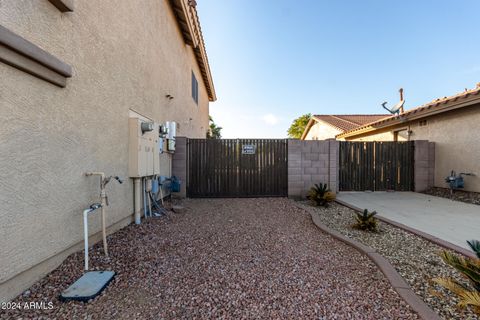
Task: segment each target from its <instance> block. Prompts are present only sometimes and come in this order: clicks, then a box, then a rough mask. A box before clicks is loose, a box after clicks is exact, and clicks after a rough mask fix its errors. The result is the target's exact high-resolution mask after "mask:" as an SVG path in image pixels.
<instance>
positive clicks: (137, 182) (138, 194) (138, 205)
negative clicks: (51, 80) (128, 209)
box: [133, 178, 142, 224]
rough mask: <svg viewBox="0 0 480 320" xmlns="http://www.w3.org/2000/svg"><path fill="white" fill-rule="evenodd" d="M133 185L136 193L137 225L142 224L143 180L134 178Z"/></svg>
mask: <svg viewBox="0 0 480 320" xmlns="http://www.w3.org/2000/svg"><path fill="white" fill-rule="evenodd" d="M133 185H134V189H135V190H134V193H135V204H134V207H135V214H134V215H135V224H140V219H141V216H140V212H141V211H140V210H141V208H142V206H141V201H142V200H141V199H142V197H141V194H142V179H141V178H134V179H133Z"/></svg>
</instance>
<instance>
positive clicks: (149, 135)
mask: <svg viewBox="0 0 480 320" xmlns="http://www.w3.org/2000/svg"><path fill="white" fill-rule="evenodd" d="M144 122H145V121H144V120H142V119H139V118H130V119H129V120H128V126H129V147H128V148H129V157H128V162H129V163H128V172H129V176H130V177H132V178H139V177H146V176H153V175H156V174H160V159H159V152H160V149H159V146H158V139H159V136H158V124H156V123H154V124H153V129H152V130H150V131H142V123H144ZM146 127H147V126H144V128H146Z"/></svg>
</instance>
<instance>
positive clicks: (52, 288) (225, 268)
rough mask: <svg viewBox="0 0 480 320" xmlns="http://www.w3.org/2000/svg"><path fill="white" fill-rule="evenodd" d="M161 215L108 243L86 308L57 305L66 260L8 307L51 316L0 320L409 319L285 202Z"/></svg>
mask: <svg viewBox="0 0 480 320" xmlns="http://www.w3.org/2000/svg"><path fill="white" fill-rule="evenodd" d="M183 205H184V206H186V208H187V210H186V212H184V213H181V214H172V215H171V218H170V219H166V218H151V219H149V220H148V221H147V222H145V223H143V224H142V225H140V226H136V225H130V226H128V227H126V228H124V229H122V230H120V231H118V232H116V233H115V234H113V235H112V236H110V237H109V239H108V241H109V251H110V255H111V258H110V260H108V261H107V260H106V259H104V258H102V255H101V246H99V245H97V246H95V247H94V248H93V249H92V250H91V255H90V256H91V265H92V266H93V267H95V268H96V269H106V270H108V269H111V270H114V271H116V272H117V276H116V278H115V279H114V280H113V282H112V283H111V284H110V285H109V287H108V288H107V289H106V290H105V291H104V292H103V293H102V294H101V295H100V296H98V297H97V298H95V299H94V300H92V301H90V302H89V303H82V302H67V303H63V302H60V301H58V299H57V296H58V295H59V293H60V292H61V291H62V290H63V289H64V288H66V287H67V286H68V285H69V284H70V283H72V282H73V281H74V280H75V279H76V278H77V277H78V276H80V275H81V272H82V271H81V269H82V263H83V256H82V255H83V253H82V252H78V253H76V254H73V255H71V256H70V257H69V258H68V259H67V260H66V261H64V263H63V264H62V265H61V266H60V267H59V268H57V269H56V270H54V271H53V272H52V273H50V274H49V275H48V276H47V277H45V278H44V279H42V280H41V281H39V282H38V283H37V284H35V285H34V286H33V287H31V288H30V289H29V290H28V291H26V292H25V293H24V294H23V295H21V296H19V297H18V298H17V299H15V300H14V301H15V302H29V301H45V302H49V301H52V302H53V304H54V308H53V309H51V310H42V311H38V310H35V311H34V310H30V311H26V310H22V311H19V310H15V311H1V312H3V313H1V314H0V318H1V319H12V318H13V319H15V318H24V319H30V318H43V319H173V318H175V319H178V318H188V319H193V318H197V319H211V318H226V319H249V318H264V319H305V318H315V319H418V316H417V315H416V314H415V313H414V312H413V311H412V310H411V308H410V307H409V306H408V305H406V303H405V302H404V301H403V300H402V299H401V298H400V297H399V296H398V294H397V293H396V292H395V291H394V290H393V289H392V288H391V286H390V284H389V283H388V281H387V280H386V278H385V277H384V276H383V274H382V273H381V272H380V271H379V270H378V269H377V268H376V267H375V265H374V264H373V263H372V262H371V261H370V260H369V259H368V258H366V257H365V256H363V255H361V254H360V253H358V252H357V251H356V250H354V249H353V248H351V247H349V246H347V245H345V244H343V243H342V242H339V241H337V240H335V239H333V238H332V237H330V236H328V235H326V234H324V233H322V232H320V231H319V230H318V228H316V227H315V226H314V224H313V223H312V221H311V218H310V215H309V214H308V213H307V212H305V211H304V210H302V209H299V208H297V207H296V206H294V205H293V203H291V202H290V200H288V199H282V198H275V199H214V200H213V199H201V200H187V201H185V202H184V203H183Z"/></svg>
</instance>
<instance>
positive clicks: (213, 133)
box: [207, 116, 222, 139]
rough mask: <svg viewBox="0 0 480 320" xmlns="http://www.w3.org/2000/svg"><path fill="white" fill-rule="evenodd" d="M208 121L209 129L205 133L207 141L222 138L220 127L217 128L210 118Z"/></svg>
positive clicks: (210, 117)
mask: <svg viewBox="0 0 480 320" xmlns="http://www.w3.org/2000/svg"><path fill="white" fill-rule="evenodd" d="M208 119H209V120H210V128H209V129H208V131H207V139H221V138H222V127H219V126H217V125H216V124H215V122H214V121H213V118H212V116H208Z"/></svg>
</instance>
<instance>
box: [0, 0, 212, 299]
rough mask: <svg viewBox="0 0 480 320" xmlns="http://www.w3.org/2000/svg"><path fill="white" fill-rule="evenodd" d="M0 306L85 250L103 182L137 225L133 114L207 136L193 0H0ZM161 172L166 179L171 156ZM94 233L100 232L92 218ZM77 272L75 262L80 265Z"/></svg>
mask: <svg viewBox="0 0 480 320" xmlns="http://www.w3.org/2000/svg"><path fill="white" fill-rule="evenodd" d="M0 2H1V5H0V21H1V26H0V74H1V77H0V118H1V120H2V125H1V126H0V163H1V166H0V180H1V181H0V220H1V221H2V223H1V226H0V243H1V246H0V301H5V300H8V299H11V298H12V297H14V296H15V295H17V294H19V293H21V292H22V290H24V289H26V288H28V287H29V286H30V285H31V284H33V283H34V282H35V281H37V280H38V279H39V278H40V277H42V276H43V275H45V274H46V273H48V272H49V271H51V270H52V269H54V268H55V267H56V266H58V265H59V264H60V263H61V262H62V261H63V259H64V258H65V257H67V256H68V255H69V254H71V253H72V252H75V251H77V250H80V249H82V243H83V229H82V228H83V224H82V210H83V209H85V208H86V207H88V206H89V205H90V204H91V203H93V202H98V201H99V200H98V197H99V180H98V178H95V177H85V175H84V173H85V172H87V171H104V172H106V173H107V174H109V175H110V174H114V175H119V176H121V177H123V178H124V179H125V180H126V183H124V184H123V185H118V184H113V183H111V184H109V185H108V199H109V203H110V205H109V206H108V208H107V212H108V213H107V225H108V226H109V228H108V229H109V232H113V231H115V230H117V229H119V228H121V227H123V226H125V225H127V224H129V223H130V222H131V221H132V214H133V211H134V204H133V183H132V180H130V179H128V177H129V170H128V167H129V143H128V140H129V117H138V118H142V119H149V120H151V121H154V122H156V123H159V124H161V123H165V122H166V121H174V122H177V123H178V124H179V127H178V130H177V136H186V137H194V138H204V137H205V135H206V132H207V130H208V128H209V116H208V115H209V102H210V101H215V99H216V97H215V90H214V86H213V82H212V77H211V74H210V68H209V64H208V59H207V55H206V51H205V46H204V40H203V37H202V31H201V28H200V24H199V20H198V16H197V10H196V8H195V1H192V0H142V1H118V0H102V1H86V0H82V1H76V0H35V1H0ZM169 156H171V155H168V154H167V155H165V157H164V158H160V160H159V162H161V164H160V171H161V172H162V173H163V174H164V175H167V176H168V175H169V174H170V172H171V159H169V158H168V157H169ZM91 223H92V224H91V226H90V227H91V233H92V234H93V233H97V235H96V237H94V239H95V240H98V232H99V230H100V226H99V217H98V214H96V215H95V216H94V217H92V218H91ZM78 267H79V268H81V266H80V265H79V266H78Z"/></svg>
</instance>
